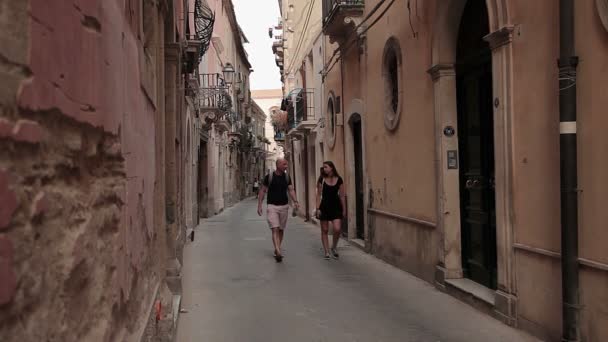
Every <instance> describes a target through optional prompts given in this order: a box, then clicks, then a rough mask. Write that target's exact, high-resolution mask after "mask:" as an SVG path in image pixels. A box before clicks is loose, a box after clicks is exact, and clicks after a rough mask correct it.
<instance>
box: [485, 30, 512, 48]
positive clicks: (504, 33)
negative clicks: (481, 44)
mask: <svg viewBox="0 0 608 342" xmlns="http://www.w3.org/2000/svg"><path fill="white" fill-rule="evenodd" d="M513 30H514V27H513V26H504V27H502V28H499V29H498V30H496V31H494V32H492V33H490V34H488V35H486V36H485V37H483V40H485V41H486V42H488V43H490V49H492V50H494V49H497V48H499V47H501V46H503V45H507V44H509V43H511V42H512V41H513Z"/></svg>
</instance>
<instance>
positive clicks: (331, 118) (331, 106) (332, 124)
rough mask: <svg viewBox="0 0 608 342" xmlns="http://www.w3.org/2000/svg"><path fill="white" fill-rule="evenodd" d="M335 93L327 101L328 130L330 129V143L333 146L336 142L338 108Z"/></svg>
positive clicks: (330, 94)
mask: <svg viewBox="0 0 608 342" xmlns="http://www.w3.org/2000/svg"><path fill="white" fill-rule="evenodd" d="M334 102H335V98H334V93H333V92H330V93H329V96H328V100H327V113H326V114H327V115H326V117H327V120H328V122H327V128H328V129H329V142H330V145H331V146H333V145H334V143H335V140H336V126H337V122H336V107H335V103H334Z"/></svg>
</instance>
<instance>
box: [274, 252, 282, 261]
mask: <svg viewBox="0 0 608 342" xmlns="http://www.w3.org/2000/svg"><path fill="white" fill-rule="evenodd" d="M274 260H276V261H277V262H281V261H283V256H282V255H281V254H277V253H276V252H275V253H274Z"/></svg>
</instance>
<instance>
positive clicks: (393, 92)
mask: <svg viewBox="0 0 608 342" xmlns="http://www.w3.org/2000/svg"><path fill="white" fill-rule="evenodd" d="M401 74H402V73H401V48H400V47H399V41H398V40H397V39H396V38H395V37H391V38H389V39H388V41H387V42H386V45H385V47H384V55H383V57H382V78H383V80H384V99H385V100H384V125H385V126H386V129H388V130H389V131H393V130H395V129H396V128H397V126H398V124H399V116H400V115H401V107H402V102H403V85H402V84H401V82H400V80H401Z"/></svg>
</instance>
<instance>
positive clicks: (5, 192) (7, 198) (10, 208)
mask: <svg viewBox="0 0 608 342" xmlns="http://www.w3.org/2000/svg"><path fill="white" fill-rule="evenodd" d="M0 203H2V205H0V230H2V229H4V228H7V227H8V225H9V224H10V223H11V219H12V218H13V214H14V213H15V210H17V195H16V194H15V192H14V191H12V190H11V189H10V188H9V174H8V172H6V171H5V170H1V169H0Z"/></svg>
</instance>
